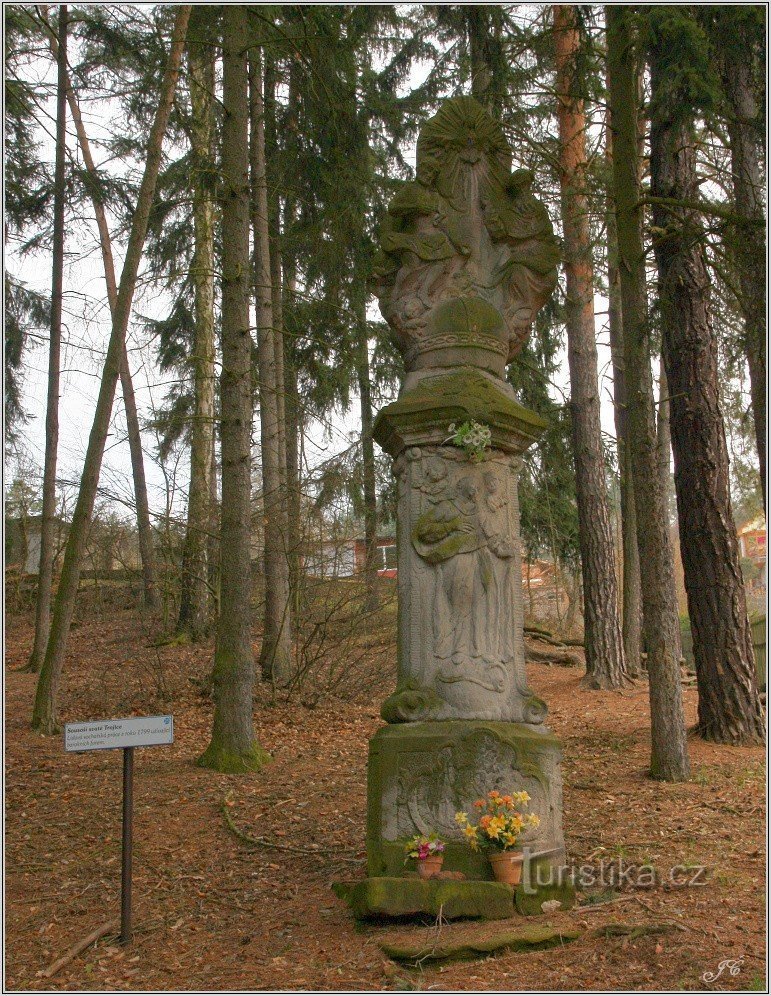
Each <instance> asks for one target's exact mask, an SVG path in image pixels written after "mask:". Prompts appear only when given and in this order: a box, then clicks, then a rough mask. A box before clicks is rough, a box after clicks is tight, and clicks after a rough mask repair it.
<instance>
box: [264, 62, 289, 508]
mask: <svg viewBox="0 0 771 996" xmlns="http://www.w3.org/2000/svg"><path fill="white" fill-rule="evenodd" d="M264 105H265V106H264V110H265V168H266V177H267V171H268V169H269V164H270V163H271V161H273V162H275V159H276V152H277V143H276V70H275V65H274V61H273V59H269V58H267V57H266V60H265V101H264ZM273 172H274V174H275V169H274V171H273ZM280 185H281V177H279V176H276V175H273V176H272V177H269V178H268V232H269V240H270V289H271V295H272V302H273V356H274V357H275V361H276V412H277V417H278V448H279V461H278V467H279V473H280V475H281V489H282V492H283V493H284V494H285V493H286V385H285V383H284V381H285V376H284V288H283V284H284V281H283V272H282V271H283V267H282V265H281V260H282V249H281V198H280V197H279V187H280Z"/></svg>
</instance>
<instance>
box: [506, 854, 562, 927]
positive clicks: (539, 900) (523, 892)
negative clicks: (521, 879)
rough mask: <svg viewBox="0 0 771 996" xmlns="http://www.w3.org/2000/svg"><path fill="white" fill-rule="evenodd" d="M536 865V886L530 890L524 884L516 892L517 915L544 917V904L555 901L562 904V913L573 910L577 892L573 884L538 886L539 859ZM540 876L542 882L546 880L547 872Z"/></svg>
mask: <svg viewBox="0 0 771 996" xmlns="http://www.w3.org/2000/svg"><path fill="white" fill-rule="evenodd" d="M534 864H535V867H534V869H533V880H534V884H533V885H532V886H531V887H530V888H529V889H528V888H526V887H525V885H524V883H522V884H520V885H518V886H517V888H516V890H515V892H514V905H515V906H516V907H517V913H519V914H520V915H521V916H542V915H543V912H544V911H543V905H542V904H543V903H545V902H548V901H549V900H554V899H556V900H557V901H558V902H559V903H560V910H561V911H564V910H569V909H572V908H573V906H575V903H576V890H575V888H574V887H573V885H572V883H570V882H569V881H562V882H559V881H558V882H554V883H552V884H548V885H540V884H538V879H539V869H538V867H537V864H538V861H537V859H536V862H535V863H534ZM543 864H545V862H544V863H543ZM555 871H556V870H555ZM540 874H541V878H542V880H543V879H544V878H546V874H545V872H541V873H540Z"/></svg>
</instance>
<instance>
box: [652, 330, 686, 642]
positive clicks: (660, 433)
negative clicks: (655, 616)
mask: <svg viewBox="0 0 771 996" xmlns="http://www.w3.org/2000/svg"><path fill="white" fill-rule="evenodd" d="M656 447H657V457H658V466H659V479H660V481H661V493H662V495H663V496H664V514H665V516H666V523H667V529H668V530H669V532H670V534H671V532H672V512H673V510H674V509H673V505H674V497H675V493H674V492H675V486H674V481H673V479H672V471H671V469H670V468H671V460H672V434H671V432H670V428H669V384H668V383H667V372H666V364H665V363H664V352H663V349H662V353H661V359H660V364H659V410H658V418H657V419H656ZM667 580H668V581H669V583H670V591H669V597H670V598H671V600H672V605H673V606H674V607H675V612H676V613H677V618H678V620H679V619H680V602H679V599H678V597H677V583H676V582H675V574H674V571H672V575H671V577H670V578H668V579H667ZM677 637H678V639H677V643H676V644H675V648H674V649H675V653H676V654H677V659H678V660H682V657H683V640H682V633H681V632H680V630H679V629H678V631H677Z"/></svg>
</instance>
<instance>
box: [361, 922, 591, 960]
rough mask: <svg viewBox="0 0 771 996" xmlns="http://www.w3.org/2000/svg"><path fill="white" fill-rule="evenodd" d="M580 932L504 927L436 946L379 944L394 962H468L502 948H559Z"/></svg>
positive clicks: (574, 938) (532, 927) (535, 949)
mask: <svg viewBox="0 0 771 996" xmlns="http://www.w3.org/2000/svg"><path fill="white" fill-rule="evenodd" d="M581 934H582V931H581V930H579V929H577V928H574V927H560V928H557V927H547V926H543V927H542V926H540V925H539V926H535V925H531V926H525V927H520V928H519V929H517V930H507V931H503V932H501V933H500V934H493V935H492V936H490V937H484V938H476V939H475V938H471V937H459V938H457V939H456V940H448V941H444V942H442V943H437V944H435V945H431V946H429V945H426V944H425V943H422V944H409V943H401V944H394V943H390V942H388V941H384V942H383V943H382V944H381V945H380V947H381V949H382V951H383V953H384V954H386V955H388V957H389V958H393V960H394V961H403V962H420V964H421V965H424V964H426V963H427V962H436V961H467V960H469V959H472V958H484V957H487V956H489V955H493V954H498V953H499V952H502V951H542V950H544V949H546V948H556V947H561V946H562V945H563V944H567V943H568V942H569V941H575V940H576V939H577V938H579V937H580V936H581Z"/></svg>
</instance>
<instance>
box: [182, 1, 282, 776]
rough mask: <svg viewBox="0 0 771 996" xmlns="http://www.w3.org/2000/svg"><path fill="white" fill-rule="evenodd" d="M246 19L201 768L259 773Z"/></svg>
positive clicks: (235, 41)
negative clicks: (214, 615) (210, 703)
mask: <svg viewBox="0 0 771 996" xmlns="http://www.w3.org/2000/svg"><path fill="white" fill-rule="evenodd" d="M247 38H248V34H247V17H246V7H245V6H244V5H243V4H231V5H229V6H227V7H225V8H224V13H223V41H222V50H223V67H224V69H223V92H222V101H223V107H224V125H223V134H222V178H223V189H224V204H223V210H222V373H221V376H220V403H221V406H222V412H221V424H222V430H221V432H222V526H221V532H220V545H221V550H222V558H221V560H222V563H221V568H220V570H221V590H222V602H221V607H220V614H219V619H218V622H217V647H216V650H215V652H214V673H213V690H214V724H213V727H212V735H211V742H210V744H209V746H208V747H207V748H206V750H205V751H204V753H203V754H202V755H201V757H200V758H199V759H198V764H199V765H201V767H205V768H214V769H215V770H216V771H225V772H242V771H256V770H258V769H259V768H260V767H262V765H263V764H264V763H265V761H266V760H267V755H266V754H265V752H264V751H263V750H261V748H260V747H259V746H258V744H257V742H256V740H255V738H254V723H253V719H252V696H253V692H254V656H253V654H252V627H251V613H252V607H251V601H252V598H251V596H252V576H251V575H252V568H251V490H252V482H251V465H252V461H251V448H252V439H251V434H252V433H251V430H252V379H251V372H252V368H251V353H252V340H251V335H250V334H249V325H250V322H249V144H248V143H249V138H248V130H249V100H248V89H247V56H246V48H245V47H244V46H245V45H246V41H247Z"/></svg>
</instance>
